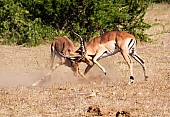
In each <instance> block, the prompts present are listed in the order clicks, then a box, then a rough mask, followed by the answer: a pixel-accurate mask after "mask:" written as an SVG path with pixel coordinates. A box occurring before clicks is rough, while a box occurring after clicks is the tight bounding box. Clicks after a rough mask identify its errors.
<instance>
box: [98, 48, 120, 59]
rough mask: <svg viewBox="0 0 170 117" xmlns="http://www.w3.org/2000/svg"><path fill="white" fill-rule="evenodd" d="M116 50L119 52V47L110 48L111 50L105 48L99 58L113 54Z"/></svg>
mask: <svg viewBox="0 0 170 117" xmlns="http://www.w3.org/2000/svg"><path fill="white" fill-rule="evenodd" d="M117 52H120V49H119V48H115V49H112V50H107V51H106V52H105V53H103V54H102V56H100V59H101V58H105V57H107V56H111V55H114V54H116V53H117Z"/></svg>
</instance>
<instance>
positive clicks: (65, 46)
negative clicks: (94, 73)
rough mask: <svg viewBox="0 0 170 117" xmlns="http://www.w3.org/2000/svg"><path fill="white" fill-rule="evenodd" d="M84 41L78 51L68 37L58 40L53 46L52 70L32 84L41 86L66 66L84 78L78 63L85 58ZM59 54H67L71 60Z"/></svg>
mask: <svg viewBox="0 0 170 117" xmlns="http://www.w3.org/2000/svg"><path fill="white" fill-rule="evenodd" d="M83 43H84V41H83V40H81V43H80V45H81V46H80V48H79V49H78V50H76V48H75V46H74V44H73V42H72V41H71V40H70V39H69V38H67V37H66V36H63V37H58V38H56V39H55V40H54V41H53V42H52V44H51V69H50V71H49V72H48V73H47V74H46V75H45V76H44V77H43V78H41V79H40V80H39V81H37V82H35V83H34V84H32V85H33V86H36V85H38V84H40V83H41V82H42V81H43V80H44V79H46V78H48V77H50V75H51V73H52V72H53V71H54V70H55V69H56V68H57V67H59V66H61V65H66V66H68V67H70V68H71V69H72V71H73V72H74V75H75V76H77V75H78V73H79V74H80V75H81V76H82V74H81V73H80V71H79V67H78V63H79V61H80V59H81V58H82V57H83V56H84V53H82V54H81V52H82V51H83V50H84V49H83V47H84V44H83ZM59 53H65V54H66V55H67V56H70V58H65V57H63V56H61V55H60V54H59ZM55 56H57V58H58V62H57V63H56V64H55V65H54V58H55Z"/></svg>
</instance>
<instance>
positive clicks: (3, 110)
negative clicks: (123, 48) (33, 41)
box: [0, 4, 170, 117]
mask: <svg viewBox="0 0 170 117" xmlns="http://www.w3.org/2000/svg"><path fill="white" fill-rule="evenodd" d="M158 8H159V9H158ZM158 14H159V17H158ZM145 19H146V21H148V22H152V23H153V24H154V23H157V24H158V25H155V27H153V28H151V29H149V30H148V31H146V32H147V33H149V34H151V38H152V39H153V40H154V41H155V42H154V43H151V44H146V43H144V44H138V48H137V50H138V54H139V55H140V56H141V57H142V58H143V59H144V60H145V62H146V67H147V71H148V75H149V79H148V81H147V82H145V81H144V76H143V72H142V68H141V66H140V65H139V64H138V63H136V62H135V60H134V68H135V71H134V75H135V83H134V84H133V85H128V84H127V83H128V81H129V70H128V66H127V64H126V63H125V62H124V60H123V58H122V56H121V55H120V54H116V55H115V56H112V57H108V58H106V59H103V60H101V61H99V62H100V63H101V64H102V65H103V66H104V67H105V68H106V70H107V75H106V76H105V75H104V74H103V73H102V71H101V70H100V69H99V68H98V67H96V66H95V67H94V68H92V69H91V71H90V72H89V73H88V74H87V77H88V78H89V80H91V81H93V82H96V85H94V84H89V83H88V82H87V81H85V80H84V79H82V78H81V77H75V76H74V75H73V73H72V71H71V70H70V69H69V68H68V67H65V66H61V67H60V68H58V69H57V70H56V71H55V72H54V73H53V74H52V77H51V78H50V79H48V80H46V81H45V82H44V83H42V84H41V86H38V87H32V86H31V84H32V83H34V82H36V81H37V80H39V79H40V78H42V77H43V76H44V75H45V74H46V73H47V72H48V70H49V66H50V65H49V63H50V61H49V60H50V44H47V45H41V46H38V47H32V48H24V47H19V46H17V47H16V46H5V45H0V49H1V51H0V116H1V117H9V116H11V117H56V116H57V117H85V116H90V115H89V113H88V112H87V111H88V108H89V106H91V105H101V106H102V107H106V108H107V109H108V111H109V115H103V116H112V117H115V116H116V113H117V112H118V111H119V112H124V111H125V112H129V113H130V114H131V115H132V116H133V117H170V98H169V97H170V5H167V4H161V5H153V6H150V7H149V9H148V12H147V14H146V18H145ZM162 27H164V28H162ZM85 66H86V65H85V64H81V66H80V68H81V70H82V71H83V70H84V68H85ZM91 116H92V115H91Z"/></svg>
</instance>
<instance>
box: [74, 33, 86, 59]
mask: <svg viewBox="0 0 170 117" xmlns="http://www.w3.org/2000/svg"><path fill="white" fill-rule="evenodd" d="M72 32H73V33H74V34H75V35H76V36H78V37H79V38H80V48H79V49H78V50H77V51H79V50H80V51H81V55H82V58H83V57H84V56H85V54H86V51H87V50H86V46H85V41H84V39H83V38H82V37H81V36H80V35H79V34H77V33H76V32H74V31H72ZM83 51H84V52H83Z"/></svg>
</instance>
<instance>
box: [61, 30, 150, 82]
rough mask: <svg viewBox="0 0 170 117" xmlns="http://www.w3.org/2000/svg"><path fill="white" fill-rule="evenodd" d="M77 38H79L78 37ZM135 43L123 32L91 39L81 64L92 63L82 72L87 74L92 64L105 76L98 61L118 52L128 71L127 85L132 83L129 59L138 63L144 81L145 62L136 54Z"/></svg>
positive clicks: (109, 33)
mask: <svg viewBox="0 0 170 117" xmlns="http://www.w3.org/2000/svg"><path fill="white" fill-rule="evenodd" d="M77 35H78V34H77ZM78 36H79V37H80V38H81V36H80V35H78ZM81 39H82V38H81ZM136 42H137V41H136V39H135V37H134V36H133V35H132V34H130V33H128V32H124V31H110V32H107V33H105V34H103V35H101V36H98V37H95V38H93V39H91V41H90V42H89V43H87V45H86V48H85V49H86V52H85V55H84V56H83V57H82V59H81V60H82V61H83V62H85V61H91V62H92V64H91V63H90V62H89V63H88V66H87V67H86V69H85V71H84V75H86V74H87V73H88V72H89V70H90V69H91V68H92V67H93V66H94V64H96V65H97V66H98V67H99V68H100V69H101V70H102V71H103V72H104V74H106V70H105V68H104V67H102V66H101V65H100V64H99V63H98V60H100V59H102V58H105V57H107V56H112V55H114V54H116V53H118V52H120V53H121V54H122V56H123V58H124V59H125V61H126V62H127V64H128V66H129V69H130V81H129V83H130V84H131V83H133V82H134V75H133V62H132V59H131V57H132V58H134V59H135V60H136V61H137V62H138V63H140V65H141V66H142V68H143V72H144V77H145V80H147V78H148V76H147V75H146V68H145V62H144V60H143V59H141V58H140V57H139V56H138V55H137V53H136ZM59 54H60V55H61V56H63V57H66V58H69V56H65V55H64V54H62V53H59Z"/></svg>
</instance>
